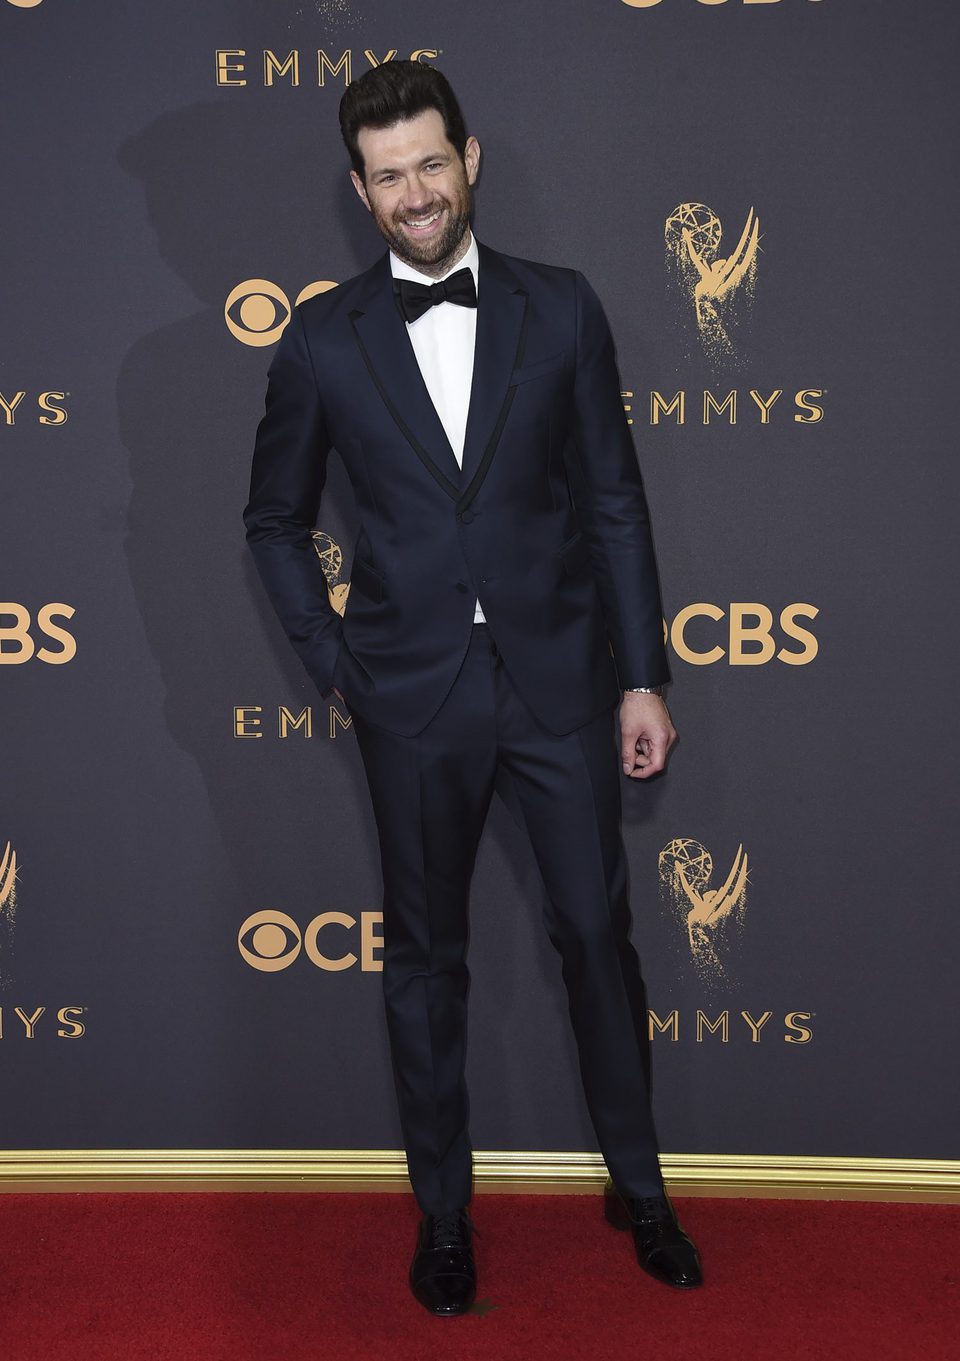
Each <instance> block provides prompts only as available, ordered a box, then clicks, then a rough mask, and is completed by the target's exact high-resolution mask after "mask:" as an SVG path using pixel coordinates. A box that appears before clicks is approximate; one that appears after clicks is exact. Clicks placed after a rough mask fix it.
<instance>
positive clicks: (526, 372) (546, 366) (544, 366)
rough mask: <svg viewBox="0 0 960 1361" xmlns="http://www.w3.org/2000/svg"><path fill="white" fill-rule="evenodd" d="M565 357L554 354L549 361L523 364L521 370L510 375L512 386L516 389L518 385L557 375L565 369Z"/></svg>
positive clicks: (542, 360) (540, 360)
mask: <svg viewBox="0 0 960 1361" xmlns="http://www.w3.org/2000/svg"><path fill="white" fill-rule="evenodd" d="M563 364H564V356H563V355H562V354H552V355H550V356H549V357H548V358H547V359H537V360H535V361H534V362H533V363H532V364H521V366H520V368H518V369H514V371H513V373H512V374H511V375H510V386H511V387H516V385H517V384H518V383H528V382H529V381H530V379H531V378H544V377H546V375H547V374H548V373H556V372H557V371H558V370H559V369H562V368H563Z"/></svg>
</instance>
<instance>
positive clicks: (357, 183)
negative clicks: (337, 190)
mask: <svg viewBox="0 0 960 1361" xmlns="http://www.w3.org/2000/svg"><path fill="white" fill-rule="evenodd" d="M350 178H351V179H352V180H353V187H354V189H356V191H357V193H358V194H359V195H360V197H361V199H362V200H363V205H364V207H365V208H366V210H367V212H368V213H370V212H372V211H373V209H372V208H371V207H370V200H369V199H368V198H367V191H366V188H365V186H364V183H363V180H362V179H361V178H360V176H359V175H358V174H357V172H356V171H355V170H351V171H350Z"/></svg>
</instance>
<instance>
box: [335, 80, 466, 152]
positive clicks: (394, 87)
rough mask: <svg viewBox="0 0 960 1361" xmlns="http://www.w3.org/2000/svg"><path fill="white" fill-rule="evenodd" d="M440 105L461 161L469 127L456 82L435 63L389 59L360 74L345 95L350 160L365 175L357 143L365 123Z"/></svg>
mask: <svg viewBox="0 0 960 1361" xmlns="http://www.w3.org/2000/svg"><path fill="white" fill-rule="evenodd" d="M427 109H436V110H437V112H438V113H439V114H440V116H441V117H442V118H443V127H444V131H445V132H446V134H447V141H448V142H450V143H451V144H452V145H453V146H454V147H455V148H456V151H457V155H458V156H459V157H460V159H461V161H462V160H463V158H464V152H465V149H466V145H467V130H466V127H465V125H464V122H463V114H462V113H461V111H460V105H459V104H458V103H457V96H456V95H455V94H454V93H453V90H452V89H451V88H450V82H449V81H448V80H447V78H446V76H444V75H442V74H441V73H440V72H439V71H438V70H437V68H436V67H435V66H426V65H422V64H421V63H420V62H418V61H385V62H383V63H382V64H381V65H380V66H375V67H374V68H373V69H372V70H371V71H365V72H364V73H363V75H362V76H360V77H359V79H357V80H351V82H350V84H349V85H348V86H347V88H346V90H345V91H344V93H343V98H342V99H341V100H340V131H341V133H342V134H343V140H344V142H345V144H346V148H347V150H348V151H349V153H350V162H351V164H352V166H353V168H354V170H355V171H356V172H357V174H358V175H359V176H360V178H361V179H365V178H366V177H365V174H364V166H363V156H362V155H361V154H360V147H359V145H358V143H357V136H358V134H359V132H360V129H361V128H388V127H390V126H391V125H392V124H394V123H399V122H400V121H401V120H402V119H405V118H416V116H417V115H418V114H420V113H424V112H425V111H426V110H427Z"/></svg>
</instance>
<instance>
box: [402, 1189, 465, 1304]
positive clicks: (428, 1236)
mask: <svg viewBox="0 0 960 1361" xmlns="http://www.w3.org/2000/svg"><path fill="white" fill-rule="evenodd" d="M473 1231H474V1228H473V1223H472V1221H471V1219H470V1216H469V1215H468V1214H467V1212H466V1210H451V1212H450V1213H449V1214H443V1215H424V1216H423V1218H422V1219H421V1221H420V1227H419V1229H418V1230H417V1247H416V1251H415V1252H414V1254H413V1261H412V1263H411V1264H410V1288H411V1290H412V1291H413V1293H414V1295H415V1296H416V1297H417V1299H418V1300H419V1301H420V1303H421V1304H422V1305H423V1307H424V1308H425V1309H429V1310H430V1312H431V1314H439V1315H441V1316H445V1315H450V1314H465V1313H466V1312H467V1310H468V1309H469V1308H470V1306H471V1305H472V1304H473V1301H474V1299H475V1298H476V1294H477V1271H476V1267H475V1266H474V1262H473V1247H472V1237H473Z"/></svg>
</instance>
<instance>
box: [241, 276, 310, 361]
mask: <svg viewBox="0 0 960 1361" xmlns="http://www.w3.org/2000/svg"><path fill="white" fill-rule="evenodd" d="M336 286H337V285H336V282H335V281H334V280H332V279H316V280H314V282H313V283H312V284H307V286H306V287H305V288H301V290H300V292H299V293H298V294H297V296H296V298H295V300H294V307H295V306H296V305H297V303H298V302H305V301H306V299H307V298H312V297H314V296H315V295H316V294H317V293H328V292H329V291H330V289H331V288H336ZM292 311H293V308H292V307H291V306H290V300H289V298H288V297H287V295H286V293H284V291H283V289H282V288H280V287H279V286H278V285H277V284H275V283H271V282H270V280H269V279H244V281H243V283H242V284H237V286H236V288H233V289H231V290H230V292H229V293H228V294H227V300H226V302H225V303H224V304H223V319H224V321H225V322H226V323H227V330H228V331H229V332H230V334H231V335H232V336H233V338H234V339H235V340H239V341H242V342H243V344H244V345H258V346H259V345H273V344H274V343H275V342H276V341H278V340H279V339H280V337H281V335H282V334H283V328H284V327H285V326H286V324H287V322H288V321H289V320H290V314H291V312H292Z"/></svg>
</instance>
